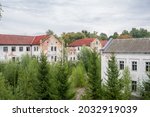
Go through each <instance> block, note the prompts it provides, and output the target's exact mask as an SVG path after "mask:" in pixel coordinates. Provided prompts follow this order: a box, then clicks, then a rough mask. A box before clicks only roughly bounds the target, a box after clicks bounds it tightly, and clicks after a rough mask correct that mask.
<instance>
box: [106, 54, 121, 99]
mask: <svg viewBox="0 0 150 117" xmlns="http://www.w3.org/2000/svg"><path fill="white" fill-rule="evenodd" d="M106 75H107V79H106V94H107V96H106V99H109V100H118V99H122V85H121V80H120V78H119V70H118V65H117V63H116V59H115V56H114V54H112V56H111V57H110V60H109V61H108V68H107V73H106Z"/></svg>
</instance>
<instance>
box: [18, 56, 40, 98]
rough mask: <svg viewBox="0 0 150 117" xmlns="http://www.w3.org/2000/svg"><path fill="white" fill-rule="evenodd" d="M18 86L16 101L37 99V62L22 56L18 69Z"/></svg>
mask: <svg viewBox="0 0 150 117" xmlns="http://www.w3.org/2000/svg"><path fill="white" fill-rule="evenodd" d="M18 71H19V74H18V77H19V78H18V86H17V94H16V95H15V98H16V99H23V100H35V99H38V95H37V91H36V90H37V86H38V79H37V76H38V61H37V60H36V59H35V58H31V57H29V56H28V55H26V56H23V57H22V59H21V61H20V68H19V69H18Z"/></svg>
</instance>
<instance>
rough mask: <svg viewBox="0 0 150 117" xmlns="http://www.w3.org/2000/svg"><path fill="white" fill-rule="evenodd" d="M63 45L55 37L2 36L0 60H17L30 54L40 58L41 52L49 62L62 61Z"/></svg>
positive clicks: (0, 36)
mask: <svg viewBox="0 0 150 117" xmlns="http://www.w3.org/2000/svg"><path fill="white" fill-rule="evenodd" d="M61 51H62V44H61V42H60V41H59V40H58V39H56V38H55V37H54V36H48V35H40V36H21V35H6V34H0V60H1V61H3V60H11V59H12V60H16V59H19V58H20V57H21V56H22V55H25V54H28V55H31V56H36V57H39V56H40V54H41V52H44V53H45V55H47V57H48V60H49V61H57V60H59V59H61V53H62V52H61Z"/></svg>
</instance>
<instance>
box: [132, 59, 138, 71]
mask: <svg viewBox="0 0 150 117" xmlns="http://www.w3.org/2000/svg"><path fill="white" fill-rule="evenodd" d="M137 65H138V63H137V61H132V71H137V69H138V68H137V67H138V66H137Z"/></svg>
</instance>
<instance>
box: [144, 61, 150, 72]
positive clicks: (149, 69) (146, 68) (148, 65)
mask: <svg viewBox="0 0 150 117" xmlns="http://www.w3.org/2000/svg"><path fill="white" fill-rule="evenodd" d="M145 70H146V71H147V72H148V71H150V62H146V66H145Z"/></svg>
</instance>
